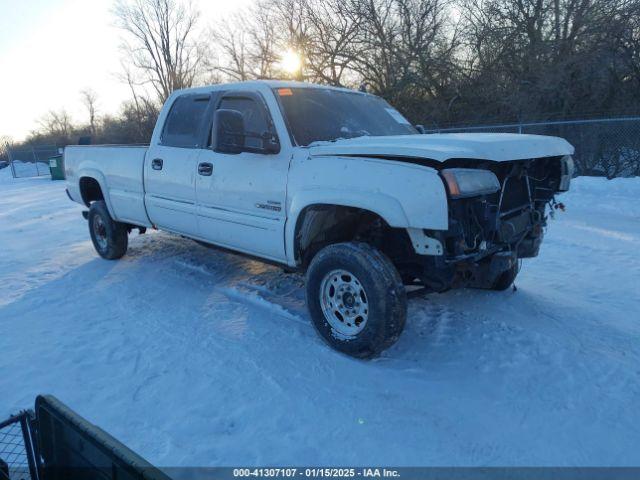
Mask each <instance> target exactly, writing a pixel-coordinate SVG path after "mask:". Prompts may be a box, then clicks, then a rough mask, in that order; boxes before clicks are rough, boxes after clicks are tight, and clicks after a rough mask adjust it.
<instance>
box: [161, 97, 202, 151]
mask: <svg viewBox="0 0 640 480" xmlns="http://www.w3.org/2000/svg"><path fill="white" fill-rule="evenodd" d="M208 103H209V98H208V97H203V96H202V95H183V96H181V97H178V98H177V99H176V100H175V101H174V102H173V105H172V106H171V111H170V112H169V115H167V119H166V121H165V124H164V128H163V130H162V140H161V143H162V145H166V146H168V147H186V148H195V147H197V146H198V144H199V135H200V125H201V124H202V118H203V116H204V113H205V110H206V109H207V105H208Z"/></svg>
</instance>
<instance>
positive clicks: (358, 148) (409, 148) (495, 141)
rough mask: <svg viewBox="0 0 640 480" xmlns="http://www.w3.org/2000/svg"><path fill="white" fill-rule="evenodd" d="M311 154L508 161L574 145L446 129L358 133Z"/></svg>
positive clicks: (316, 146)
mask: <svg viewBox="0 0 640 480" xmlns="http://www.w3.org/2000/svg"><path fill="white" fill-rule="evenodd" d="M309 151H310V154H311V155H312V156H326V155H343V156H349V155H352V156H367V155H371V156H389V157H408V158H428V159H432V160H436V161H439V162H444V161H445V160H449V159H452V158H475V159H478V160H493V161H496V162H506V161H509V160H525V159H529V158H541V157H555V156H562V155H572V154H573V152H574V148H573V146H571V144H570V143H569V142H567V141H566V140H565V139H563V138H559V137H547V136H543V135H523V134H517V133H444V134H426V135H397V136H389V137H357V138H351V139H340V140H336V141H335V142H314V143H312V144H311V145H309Z"/></svg>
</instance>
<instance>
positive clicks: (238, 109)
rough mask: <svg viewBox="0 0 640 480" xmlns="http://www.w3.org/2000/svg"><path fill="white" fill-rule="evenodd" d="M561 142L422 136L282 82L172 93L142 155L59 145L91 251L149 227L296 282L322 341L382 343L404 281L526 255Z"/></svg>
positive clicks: (532, 252)
mask: <svg viewBox="0 0 640 480" xmlns="http://www.w3.org/2000/svg"><path fill="white" fill-rule="evenodd" d="M572 154H573V147H572V146H571V145H570V144H569V143H567V142H566V141H565V140H563V139H561V138H555V137H545V136H535V135H517V134H442V135H440V134H438V135H435V134H434V135H431V134H420V133H419V131H418V130H417V129H416V128H414V127H413V126H412V125H411V124H410V123H409V122H408V121H407V120H406V119H405V118H404V117H403V116H402V115H401V114H400V113H399V112H398V111H396V110H395V109H394V108H392V107H391V106H390V105H389V104H388V103H386V102H385V101H384V100H382V99H381V98H378V97H376V96H373V95H370V94H367V93H362V92H355V91H351V90H347V89H342V88H331V87H325V86H319V85H313V84H305V83H297V82H279V81H259V82H243V83H236V84H228V85H215V86H211V87H203V88H195V89H189V90H181V91H176V92H174V93H173V95H171V97H170V98H169V99H168V100H167V102H166V104H165V105H164V107H163V109H162V111H161V113H160V116H159V118H158V123H157V125H156V128H155V130H154V132H153V136H152V138H151V144H150V145H149V146H69V147H67V148H66V150H65V169H66V177H67V190H68V194H69V196H70V198H71V199H72V200H74V201H76V202H79V203H81V204H84V205H86V206H87V207H89V210H88V212H85V213H84V215H85V218H87V219H88V223H89V232H90V235H91V239H92V241H93V244H94V246H95V248H96V250H97V252H98V253H99V254H100V256H102V257H103V258H106V259H117V258H120V257H122V256H123V255H124V254H125V252H126V250H127V238H128V237H127V235H128V233H130V232H131V230H132V229H139V230H140V231H141V232H142V233H144V231H145V229H146V228H149V227H153V228H158V229H162V230H166V231H169V232H174V233H177V234H180V235H183V236H185V237H190V238H193V239H195V240H198V241H200V242H203V243H206V244H210V245H215V246H219V247H224V248H227V249H231V250H234V251H237V252H241V253H244V254H248V255H251V256H254V257H259V258H261V259H264V260H267V261H270V262H273V263H276V264H280V265H282V266H284V267H285V268H286V269H288V270H298V271H303V272H306V293H307V305H308V309H309V312H310V315H311V319H312V321H313V324H314V326H315V327H316V329H317V330H318V332H319V334H320V336H321V337H322V338H323V339H324V340H325V341H326V342H328V343H329V344H330V345H331V346H333V347H334V348H336V349H338V350H340V351H342V352H345V353H347V354H349V355H353V356H357V357H361V358H366V357H372V356H375V355H377V354H379V353H380V352H381V351H382V350H384V349H385V348H387V347H389V346H390V345H392V344H393V343H394V342H395V341H396V340H397V338H398V336H399V335H400V333H401V332H402V329H403V327H404V324H405V319H406V302H407V300H406V286H410V285H417V286H423V287H424V288H426V289H428V290H430V291H435V292H443V291H445V290H448V289H451V288H457V287H464V286H472V287H478V288H487V289H495V290H503V289H506V288H508V287H509V286H510V285H511V284H512V283H513V281H514V279H515V277H516V275H517V273H518V269H519V262H518V259H521V258H527V257H534V256H536V255H537V254H538V250H539V247H540V243H541V241H542V238H543V233H544V228H545V226H546V220H547V212H546V208H547V206H548V205H549V206H553V205H555V195H556V194H557V193H559V192H563V191H566V190H567V189H568V188H569V183H570V179H571V176H572V173H573V161H572V159H571V155H572Z"/></svg>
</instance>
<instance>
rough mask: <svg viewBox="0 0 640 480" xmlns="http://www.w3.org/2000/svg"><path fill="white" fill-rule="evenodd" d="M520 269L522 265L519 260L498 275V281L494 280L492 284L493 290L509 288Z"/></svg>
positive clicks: (500, 290)
mask: <svg viewBox="0 0 640 480" xmlns="http://www.w3.org/2000/svg"><path fill="white" fill-rule="evenodd" d="M519 271H520V265H519V262H518V261H516V263H515V264H514V265H513V266H512V267H511V268H510V269H509V270H505V271H504V272H502V273H501V274H500V275H499V276H498V278H496V281H495V282H493V285H492V286H491V290H496V291H499V292H502V291H504V290H506V289H507V288H509V287H510V286H511V285H513V282H514V281H515V280H516V277H517V276H518V272H519Z"/></svg>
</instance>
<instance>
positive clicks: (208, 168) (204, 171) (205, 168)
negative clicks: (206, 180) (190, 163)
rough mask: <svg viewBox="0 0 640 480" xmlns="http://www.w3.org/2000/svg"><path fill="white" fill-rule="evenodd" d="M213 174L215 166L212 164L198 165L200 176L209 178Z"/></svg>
mask: <svg viewBox="0 0 640 480" xmlns="http://www.w3.org/2000/svg"><path fill="white" fill-rule="evenodd" d="M212 173H213V165H212V164H210V163H206V162H205V163H199V164H198V174H199V175H202V176H203V177H209V176H211V174H212Z"/></svg>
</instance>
